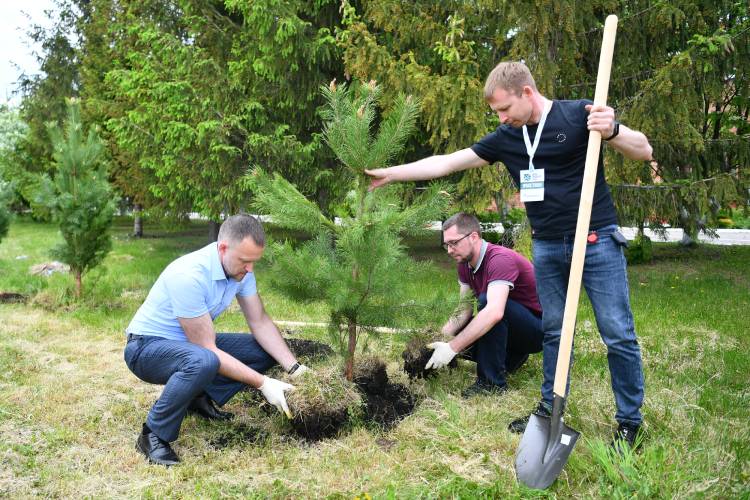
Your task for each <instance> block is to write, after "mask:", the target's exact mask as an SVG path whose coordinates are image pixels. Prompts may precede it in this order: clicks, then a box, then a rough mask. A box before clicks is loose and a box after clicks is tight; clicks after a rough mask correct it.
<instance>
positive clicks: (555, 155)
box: [471, 100, 617, 239]
mask: <svg viewBox="0 0 750 500" xmlns="http://www.w3.org/2000/svg"><path fill="white" fill-rule="evenodd" d="M587 104H591V101H589V100H578V101H553V104H552V109H551V110H550V112H549V114H548V115H547V121H546V123H545V125H544V129H543V130H542V137H541V138H540V139H539V146H538V147H537V150H536V154H535V155H534V168H535V169H538V168H543V169H544V201H533V202H527V203H526V204H525V205H526V214H527V215H528V217H529V222H531V231H532V235H533V237H534V238H539V239H557V238H561V237H563V236H566V235H572V234H575V230H576V223H577V221H578V204H579V202H580V199H581V185H582V184H583V170H584V167H585V164H586V149H587V148H588V140H589V131H588V129H587V128H586V121H587V118H588V112H587V111H586V109H585V108H584V106H585V105H587ZM527 129H528V132H529V140H530V141H531V142H532V143H533V142H534V137H535V136H536V129H537V125H529V126H527ZM471 149H472V150H473V151H474V152H475V153H476V154H477V155H478V156H479V157H480V158H482V159H483V160H485V161H488V162H490V163H494V162H496V161H500V162H503V164H505V167H506V168H507V169H508V172H509V173H510V175H511V177H512V178H513V181H514V182H515V183H516V186H517V187H518V186H519V172H520V171H521V170H526V169H528V168H529V155H528V153H527V152H526V145H525V144H524V141H523V131H522V130H521V129H520V128H513V127H511V126H509V125H500V126H499V127H498V128H497V129H496V130H495V131H494V132H492V133H490V134H487V135H486V136H484V137H483V138H482V139H481V140H480V141H479V142H477V143H476V144H474V145H473V146H472V147H471ZM611 224H617V214H616V212H615V206H614V203H613V202H612V196H611V194H610V192H609V186H608V185H607V182H606V181H605V180H604V163H603V161H602V154H601V152H600V153H599V168H598V169H597V172H596V188H595V190H594V203H593V206H592V210H591V223H590V226H589V228H590V229H599V228H602V227H604V226H609V225H611Z"/></svg>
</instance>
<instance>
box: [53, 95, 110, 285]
mask: <svg viewBox="0 0 750 500" xmlns="http://www.w3.org/2000/svg"><path fill="white" fill-rule="evenodd" d="M49 133H50V136H51V138H52V144H53V146H54V151H53V158H54V161H55V167H56V171H55V177H54V180H50V178H49V177H47V176H45V177H44V178H43V180H42V183H41V189H40V193H39V195H38V199H39V201H40V202H41V203H43V204H44V205H46V206H47V207H48V208H49V210H50V212H51V214H52V217H53V220H54V221H55V222H56V223H58V224H59V225H60V232H61V233H62V237H63V242H62V243H61V244H60V245H59V246H58V247H57V248H55V249H54V250H53V255H54V256H55V257H56V258H58V259H60V260H61V261H62V262H64V263H66V264H68V265H69V266H70V270H71V272H72V273H73V275H74V276H75V282H76V296H77V297H80V296H81V279H82V276H83V275H84V274H85V273H86V272H87V271H89V270H91V269H93V268H94V267H96V266H97V265H99V264H100V263H101V261H102V260H103V259H104V257H105V256H106V255H107V253H109V250H110V249H111V247H112V240H111V237H110V234H109V229H110V227H111V226H112V219H113V216H114V212H115V200H114V198H113V195H112V190H111V188H110V186H109V183H108V182H107V173H106V170H105V168H104V167H105V165H104V162H103V158H104V157H103V154H104V145H103V144H102V142H101V140H100V139H99V137H98V136H97V134H96V132H95V131H94V130H93V129H89V131H88V134H86V133H85V131H84V126H83V124H82V123H81V118H80V108H79V105H78V104H77V103H76V102H74V101H71V102H70V104H69V108H68V119H67V121H66V123H65V127H64V131H63V130H61V127H59V126H57V125H55V124H50V127H49Z"/></svg>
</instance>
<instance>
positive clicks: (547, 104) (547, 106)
mask: <svg viewBox="0 0 750 500" xmlns="http://www.w3.org/2000/svg"><path fill="white" fill-rule="evenodd" d="M550 109H552V101H547V102H545V103H544V109H543V110H542V117H541V118H540V119H539V126H537V128H536V135H534V145H533V146H532V145H531V141H530V140H529V131H528V130H527V129H526V125H524V126H523V142H524V143H526V152H527V153H528V154H529V170H531V171H532V172H533V171H534V154H536V148H537V146H539V138H540V137H542V129H543V128H544V122H546V121H547V115H548V114H549V111H550Z"/></svg>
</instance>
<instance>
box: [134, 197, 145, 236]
mask: <svg viewBox="0 0 750 500" xmlns="http://www.w3.org/2000/svg"><path fill="white" fill-rule="evenodd" d="M142 212H143V205H141V204H140V203H136V204H135V205H133V236H135V237H136V238H143V217H142V216H141V213H142Z"/></svg>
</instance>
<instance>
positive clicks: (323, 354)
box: [284, 338, 333, 363]
mask: <svg viewBox="0 0 750 500" xmlns="http://www.w3.org/2000/svg"><path fill="white" fill-rule="evenodd" d="M284 340H285V341H286V345H288V346H289V350H290V351H292V354H294V357H295V358H297V359H298V360H301V361H300V362H304V363H312V362H315V361H320V360H322V359H325V358H327V357H329V356H330V355H331V354H333V349H331V346H329V345H328V344H325V343H323V342H318V341H316V340H308V339H290V338H285V339H284Z"/></svg>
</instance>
